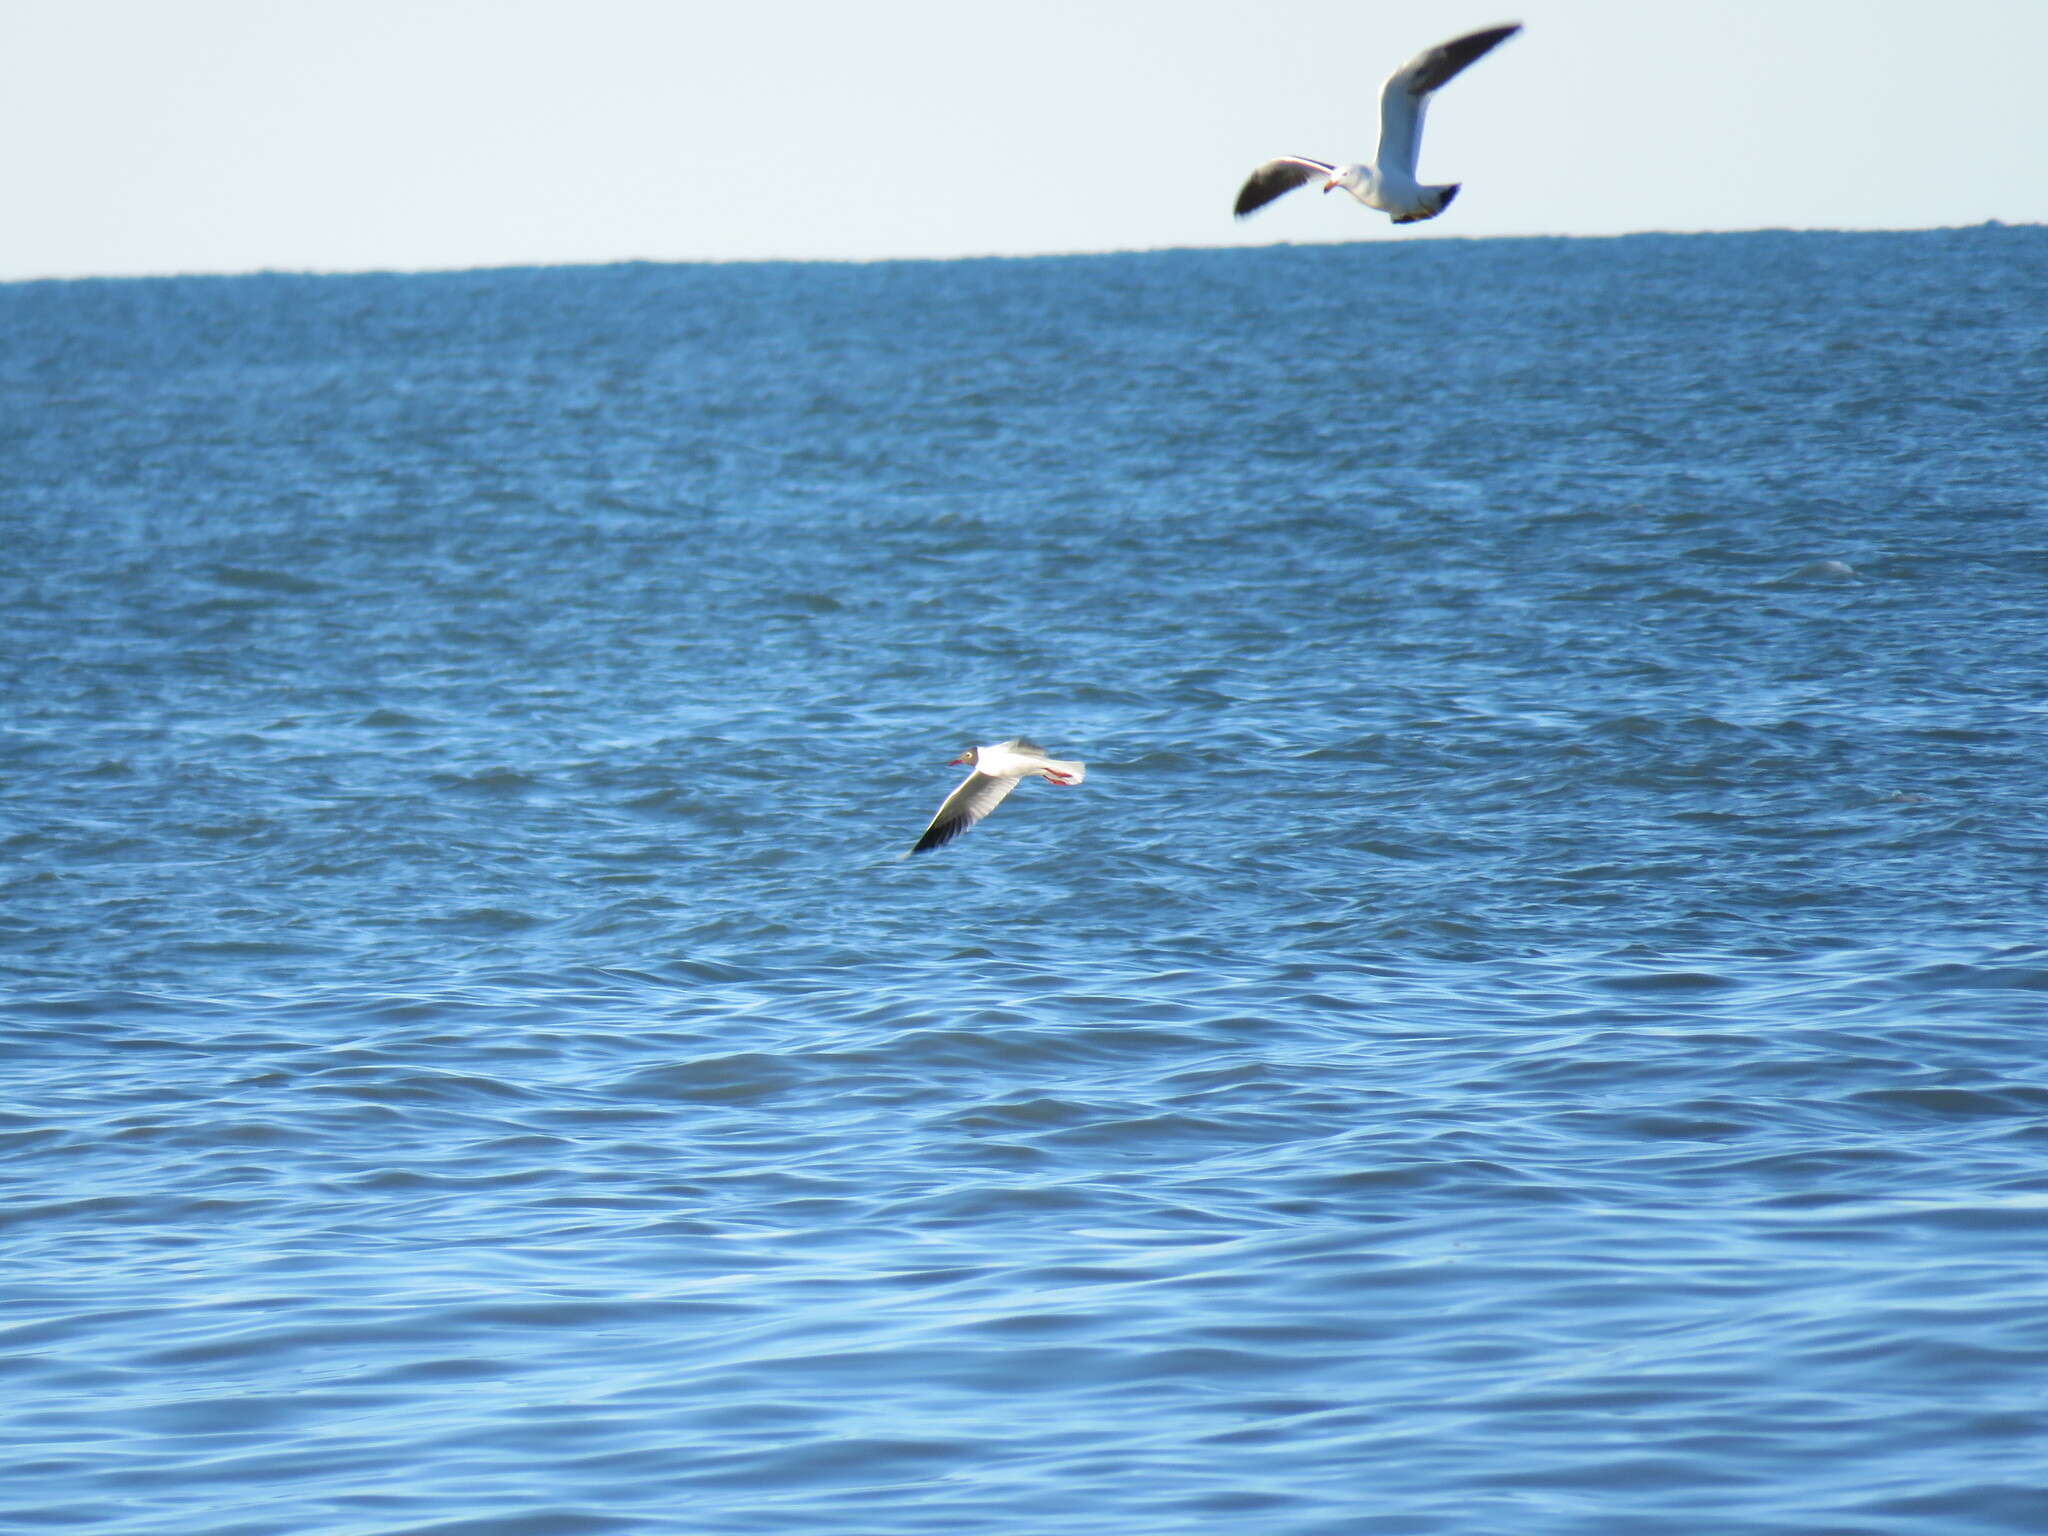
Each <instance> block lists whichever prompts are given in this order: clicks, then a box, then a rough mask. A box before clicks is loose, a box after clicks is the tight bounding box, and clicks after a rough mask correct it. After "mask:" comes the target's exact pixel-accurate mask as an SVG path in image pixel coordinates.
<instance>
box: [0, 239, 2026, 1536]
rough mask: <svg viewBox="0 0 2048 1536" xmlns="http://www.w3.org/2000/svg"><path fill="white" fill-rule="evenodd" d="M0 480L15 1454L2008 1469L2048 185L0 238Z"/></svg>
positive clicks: (281, 1531)
mask: <svg viewBox="0 0 2048 1536" xmlns="http://www.w3.org/2000/svg"><path fill="white" fill-rule="evenodd" d="M0 534H4V537H0V678H4V684H5V687H4V694H0V700H4V704H0V853H4V860H0V891H4V895H0V1530H4V1531H6V1532H9V1533H13V1532H24V1533H26V1532H36V1533H65V1536H82V1533H89V1536H102V1533H104V1536H144V1533H148V1536H589V1533H622V1536H631V1533H643V1532H644V1533H658V1536H671V1533H674V1536H781V1533H802V1536H1044V1533H1047V1532H1061V1531H1073V1532H1083V1531H1103V1532H1114V1533H1116V1536H1207V1533H1233V1536H1236V1533H1253V1536H1609V1533H1613V1536H1664V1533H1670V1536H1678V1533H1684V1536H1693V1533H1703V1536H1705V1533H1710V1536H1988V1533H2018V1532H2035V1533H2038V1532H2043V1531H2048V770H2044V767H2043V760H2044V745H2048V228H2043V227H2039V226H2034V227H2003V226H1998V225H1988V226H1983V227H1977V228H1969V229H1946V230H1931V231H1922V232H1914V233H1826V232H1762V233H1748V234H1709V235H1638V236H1629V237H1623V238H1611V239H1441V240H1423V241H1408V240H1400V239H1385V238H1382V239H1377V240H1374V241H1370V242H1365V243H1357V244H1346V245H1325V246H1306V247H1291V246H1284V245H1282V246H1273V247H1268V248H1259V249H1228V250H1225V249H1218V250H1174V251H1160V252H1149V253H1129V254H1114V255H1079V256H1059V257H1037V258H1028V259H983V260H963V261H911V262H877V263H870V264H831V263H821V264H800V263H758V264H730V265H719V264H692V265H678V264H657V263H632V264H623V265H616V266H594V267H554V268H528V269H514V270H496V271H468V272H442V273H365V274H357V275H307V274H287V273H266V274H260V275H249V276H236V277H165V278H147V279H120V280H82V281H50V282H42V281H38V282H21V283H11V284H7V285H4V286H0ZM1012 736H1024V737H1028V738H1030V739H1032V740H1034V741H1036V742H1038V743H1040V744H1042V745H1043V746H1044V747H1045V748H1046V749H1047V750H1048V751H1050V752H1052V753H1053V754H1055V755H1057V756H1059V757H1063V758H1072V759H1079V760H1082V761H1085V762H1086V763H1087V777H1086V781H1085V782H1084V783H1083V784H1081V785H1080V786H1078V787H1055V786H1053V785H1051V784H1047V783H1044V782H1041V781H1037V780H1031V781H1027V782H1025V783H1023V784H1022V785H1020V787H1019V788H1018V790H1017V792H1016V793H1015V794H1014V795H1012V796H1011V797H1010V799H1009V800H1008V801H1006V802H1005V803H1004V804H1003V805H1002V806H1001V807H1000V808H999V809H998V810H997V811H996V812H995V813H994V814H993V815H991V816H990V817H989V818H988V819H987V820H985V821H984V822H983V823H982V824H981V825H980V826H978V827H977V828H976V829H975V830H973V831H972V832H971V833H969V834H968V835H967V836H966V837H964V838H962V839H960V840H958V841H956V842H954V843H952V844H950V845H948V846H946V847H944V848H941V849H938V850H936V851H933V852H927V853H924V854H920V855H917V856H916V857H908V858H907V857H905V856H904V855H905V854H906V851H907V850H908V849H909V848H910V846H911V844H912V843H913V842H915V841H916V839H917V837H918V835H919V833H920V832H921V831H922V830H923V828H924V826H925V824H926V822H927V821H928V820H929V819H930V818H931V816H932V815H933V813H934V812H935V811H936V809H937V808H938V805H939V803H940V801H941V800H943V799H944V797H945V796H946V795H947V793H948V792H949V791H950V790H951V789H952V788H953V787H954V785H955V784H956V783H957V782H958V780H959V775H960V774H961V773H962V771H963V770H962V769H960V768H957V767H949V766H948V764H949V761H950V760H951V759H952V758H954V757H956V756H958V755H959V754H960V753H961V752H962V750H963V749H965V748H966V747H968V746H971V745H974V744H977V743H986V742H994V741H999V740H1003V739H1006V738H1009V737H1012Z"/></svg>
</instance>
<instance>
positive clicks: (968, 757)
mask: <svg viewBox="0 0 2048 1536" xmlns="http://www.w3.org/2000/svg"><path fill="white" fill-rule="evenodd" d="M973 761H974V754H973V753H972V752H962V753H961V754H960V755H959V756H958V757H956V758H954V759H952V761H950V762H948V763H947V764H946V766H947V767H948V768H958V767H959V766H960V765H961V764H962V763H971V762H973Z"/></svg>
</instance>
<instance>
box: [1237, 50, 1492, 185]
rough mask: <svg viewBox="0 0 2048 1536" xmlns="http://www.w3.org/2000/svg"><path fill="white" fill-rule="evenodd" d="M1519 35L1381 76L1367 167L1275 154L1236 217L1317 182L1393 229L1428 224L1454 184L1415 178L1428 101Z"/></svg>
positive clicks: (1256, 174)
mask: <svg viewBox="0 0 2048 1536" xmlns="http://www.w3.org/2000/svg"><path fill="white" fill-rule="evenodd" d="M1521 30H1522V24H1521V23H1520V22H1514V23H1511V24H1510V25H1508V26H1504V27H1488V28H1487V29H1486V30H1485V31H1483V32H1470V33H1467V34H1466V35H1465V36H1463V37H1457V38H1453V39H1452V40H1451V41H1450V42H1448V43H1444V44H1442V45H1440V46H1438V47H1435V48H1432V49H1430V50H1429V51H1428V52H1427V53H1419V54H1417V55H1416V56H1415V57H1414V58H1412V59H1410V60H1409V61H1408V62H1407V63H1406V64H1404V65H1402V66H1401V67H1400V68H1399V69H1397V70H1395V71H1394V72H1393V73H1392V74H1391V75H1389V76H1387V83H1386V84H1385V85H1383V86H1381V87H1380V147H1379V152H1378V153H1377V154H1375V155H1374V156H1373V159H1372V164H1370V165H1331V164H1328V163H1327V162H1325V161H1322V160H1311V159H1309V158H1308V157H1307V156H1306V155H1282V156H1281V157H1280V158H1279V159H1278V160H1268V161H1267V162H1266V163H1265V164H1264V165H1262V166H1260V167H1259V168H1258V169H1257V170H1255V171H1253V172H1252V174H1251V176H1250V178H1249V179H1248V180H1247V181H1246V182H1245V184H1244V187H1243V190H1241V191H1240V192H1239V193H1238V194H1237V208H1236V210H1235V212H1236V214H1237V216H1238V217H1239V218H1240V219H1241V218H1243V217H1244V216H1245V215H1246V214H1248V213H1253V212H1256V211H1257V210H1258V209H1260V208H1263V207H1265V206H1266V204H1268V203H1270V202H1272V201H1273V199H1274V198H1276V197H1278V196H1280V194H1281V193H1283V192H1292V191H1293V190H1294V189H1295V188H1296V187H1298V186H1301V185H1302V184H1303V183H1304V182H1310V181H1314V180H1315V179H1316V178H1317V177H1319V176H1320V177H1321V178H1322V181H1323V190H1324V191H1325V192H1334V191H1336V190H1337V188H1339V187H1342V188H1343V189H1344V190H1345V191H1346V192H1349V193H1350V194H1351V195H1352V196H1353V197H1355V198H1357V199H1358V200H1359V201H1360V202H1361V203H1363V204H1365V206H1366V207H1368V208H1377V209H1379V210H1380V212H1382V213H1385V214H1390V215H1392V217H1393V220H1394V222H1395V223H1396V224H1416V223H1420V222H1421V221H1422V220H1423V219H1433V218H1435V217H1436V216H1437V215H1438V214H1440V213H1442V212H1443V211H1444V209H1446V208H1448V207H1449V206H1450V205H1451V199H1452V198H1454V197H1456V196H1457V195H1458V188H1459V187H1460V186H1461V185H1463V183H1461V182H1455V181H1454V182H1452V183H1450V184H1449V185H1448V186H1436V187H1425V186H1423V185H1421V184H1420V183H1419V182H1417V181H1416V179H1415V154H1416V151H1417V150H1418V149H1419V148H1420V147H1421V144H1422V119H1423V118H1424V116H1426V115H1427V114H1428V112H1429V98H1430V97H1431V96H1433V95H1435V94H1436V91H1437V89H1438V88H1439V87H1440V86H1442V85H1443V84H1444V83H1445V82H1446V81H1448V80H1450V79H1451V78H1453V77H1454V76H1455V75H1457V74H1458V72H1459V71H1460V70H1462V69H1464V68H1465V66H1466V65H1468V64H1470V63H1471V62H1472V61H1473V60H1475V59H1477V58H1480V57H1482V56H1483V55H1485V54H1487V53H1489V52H1491V51H1492V50H1493V49H1495V48H1497V47H1499V46H1500V45H1501V44H1502V43H1504V42H1506V41H1507V40H1508V39H1509V38H1511V37H1513V36H1514V35H1515V34H1516V33H1517V32H1519V31H1521Z"/></svg>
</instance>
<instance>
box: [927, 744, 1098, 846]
mask: <svg viewBox="0 0 2048 1536" xmlns="http://www.w3.org/2000/svg"><path fill="white" fill-rule="evenodd" d="M953 761H954V762H955V763H972V764H974V767H973V769H972V770H971V771H970V772H969V773H968V775H967V777H966V778H965V779H962V780H961V781H960V787H959V788H958V789H956V790H954V791H953V793H951V794H950V795H948V796H946V803H945V804H944V805H942V806H940V807H939V814H938V815H936V816H934V817H933V818H932V824H931V825H930V826H928V827H926V828H925V829H924V836H923V837H920V838H919V839H918V840H917V846H916V847H915V848H912V849H911V850H910V852H911V853H923V852H924V851H925V849H927V848H937V847H939V846H941V845H942V844H945V843H950V842H951V841H953V839H954V838H956V837H958V836H959V835H960V834H961V833H962V832H965V831H966V830H967V829H968V828H969V827H971V826H973V825H974V824H975V823H976V822H977V821H979V820H981V818H982V817H984V816H986V815H987V814H988V813H989V812H990V811H992V810H994V809H995V808H996V807H997V806H999V805H1001V804H1002V803H1003V800H1004V798H1005V797H1006V796H1007V795H1008V794H1009V793H1010V791H1011V790H1013V789H1015V788H1016V787H1017V786H1018V784H1019V783H1021V782H1022V781H1023V779H1024V777H1025V775H1027V774H1033V773H1035V774H1039V775H1041V776H1042V777H1043V778H1044V779H1045V782H1046V783H1048V784H1078V783H1080V782H1081V780H1083V779H1084V778H1086V777H1087V776H1088V765H1087V764H1086V763H1063V762H1061V761H1060V760H1059V759H1058V758H1053V757H1047V756H1046V755H1045V749H1044V748H1042V747H1037V746H1034V745H1032V744H1031V743H1030V742H1028V741H1026V740H1025V739H1024V738H1023V737H1022V736H1013V737H1011V738H1010V739H1009V740H1008V741H999V742H997V743H996V744H995V745H994V746H992V747H969V748H968V749H967V750H966V751H965V752H962V753H961V754H960V755H959V756H958V757H956V758H954V759H953ZM909 856H910V854H905V855H904V857H905V858H908V857H909Z"/></svg>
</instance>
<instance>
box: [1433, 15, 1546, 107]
mask: <svg viewBox="0 0 2048 1536" xmlns="http://www.w3.org/2000/svg"><path fill="white" fill-rule="evenodd" d="M1521 30H1522V24H1521V23H1520V22H1519V21H1510V22H1508V23H1506V24H1505V25H1502V26H1498V27H1487V28H1485V29H1483V30H1481V31H1478V32H1467V33H1466V34H1465V35H1464V36H1463V37H1454V38H1452V39H1451V40H1450V41H1449V42H1448V43H1444V44H1441V45H1440V46H1438V47H1435V48H1432V49H1430V50H1429V52H1428V53H1425V54H1424V55H1423V56H1422V57H1421V58H1420V59H1419V60H1417V61H1416V62H1417V64H1418V65H1419V66H1420V67H1419V69H1418V70H1417V74H1416V79H1415V89H1416V90H1418V91H1422V92H1429V91H1433V90H1436V89H1437V88H1438V87H1439V86H1441V85H1443V84H1444V83H1445V82H1446V81H1447V80H1449V79H1450V78H1451V77H1452V76H1454V75H1456V74H1458V73H1459V72H1460V71H1462V70H1463V69H1464V68H1465V67H1466V66H1467V65H1468V64H1471V63H1473V62H1474V61H1475V60H1477V59H1480V58H1483V57H1484V56H1485V55H1487V54H1489V53H1491V52H1493V50H1494V49H1496V48H1498V47H1499V46H1500V45H1501V44H1502V43H1504V42H1506V41H1507V40H1508V39H1509V38H1511V37H1513V36H1514V35H1515V34H1516V33H1517V32H1519V31H1521Z"/></svg>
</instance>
